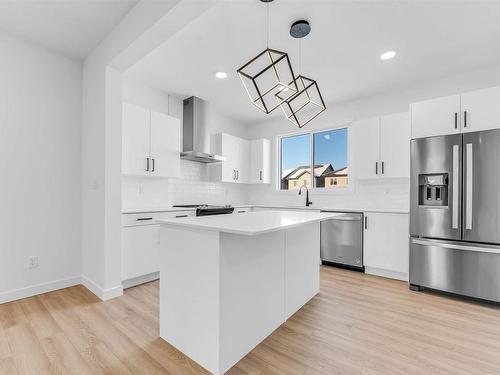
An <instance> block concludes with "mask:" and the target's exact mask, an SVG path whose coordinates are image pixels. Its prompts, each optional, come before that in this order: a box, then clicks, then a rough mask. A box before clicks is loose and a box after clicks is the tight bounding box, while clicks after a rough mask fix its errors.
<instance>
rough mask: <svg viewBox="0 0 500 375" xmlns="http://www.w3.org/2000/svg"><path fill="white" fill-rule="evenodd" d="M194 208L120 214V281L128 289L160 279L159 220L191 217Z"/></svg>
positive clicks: (193, 213)
mask: <svg viewBox="0 0 500 375" xmlns="http://www.w3.org/2000/svg"><path fill="white" fill-rule="evenodd" d="M194 215H195V211H180V212H153V213H151V212H145V213H140V214H123V215H122V284H123V287H124V288H130V287H132V286H135V285H139V284H142V283H145V282H148V281H152V280H155V279H158V278H159V271H160V268H159V261H160V224H158V222H157V220H158V219H167V218H175V217H186V216H194Z"/></svg>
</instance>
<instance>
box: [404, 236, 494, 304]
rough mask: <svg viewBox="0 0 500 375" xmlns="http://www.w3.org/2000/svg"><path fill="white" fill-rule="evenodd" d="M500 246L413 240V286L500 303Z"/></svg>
mask: <svg viewBox="0 0 500 375" xmlns="http://www.w3.org/2000/svg"><path fill="white" fill-rule="evenodd" d="M499 269H500V246H494V245H480V244H473V243H470V242H462V241H441V240H429V239H423V238H412V239H411V243H410V284H412V285H415V286H420V287H427V288H431V289H436V290H442V291H445V292H450V293H455V294H460V295H465V296H469V297H475V298H481V299H485V300H490V301H496V302H500V272H498V270H499Z"/></svg>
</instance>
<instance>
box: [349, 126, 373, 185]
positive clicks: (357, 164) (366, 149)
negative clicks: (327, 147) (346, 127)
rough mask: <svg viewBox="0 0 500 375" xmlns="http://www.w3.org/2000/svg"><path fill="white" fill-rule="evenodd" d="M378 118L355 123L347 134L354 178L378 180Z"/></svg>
mask: <svg viewBox="0 0 500 375" xmlns="http://www.w3.org/2000/svg"><path fill="white" fill-rule="evenodd" d="M379 122H380V119H379V118H378V117H374V118H370V119H367V120H361V121H356V122H354V123H353V125H352V127H351V131H350V132H349V134H350V137H351V145H352V153H351V154H352V155H353V159H354V160H353V162H354V163H353V164H354V170H353V172H354V173H353V174H354V177H355V178H357V179H368V178H378V177H379V173H380V163H379V159H380V140H379V138H380V131H379V128H380V126H379Z"/></svg>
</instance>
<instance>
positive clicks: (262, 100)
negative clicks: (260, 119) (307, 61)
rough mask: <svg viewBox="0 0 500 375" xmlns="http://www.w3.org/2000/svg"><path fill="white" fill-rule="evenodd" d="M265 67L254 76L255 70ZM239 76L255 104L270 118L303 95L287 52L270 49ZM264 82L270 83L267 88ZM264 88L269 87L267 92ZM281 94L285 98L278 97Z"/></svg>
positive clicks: (256, 58) (246, 65)
mask: <svg viewBox="0 0 500 375" xmlns="http://www.w3.org/2000/svg"><path fill="white" fill-rule="evenodd" d="M262 65H264V68H263V69H260V70H259V71H258V72H257V73H255V74H252V73H251V71H252V69H254V68H255V66H262ZM237 72H238V76H239V77H240V79H241V82H242V83H243V86H244V87H245V90H246V92H247V94H248V97H249V98H250V101H251V102H252V104H253V105H255V106H256V107H257V108H259V109H260V110H262V111H263V112H265V113H266V114H269V113H271V112H272V111H274V110H275V109H276V108H278V107H279V106H280V105H281V104H282V103H283V102H284V101H285V100H287V99H289V98H290V97H291V96H293V95H294V94H296V93H297V92H298V91H299V89H298V86H297V83H296V81H295V79H293V77H294V73H293V69H292V64H291V63H290V59H289V58H288V54H286V53H285V52H281V51H278V50H275V49H271V48H267V49H265V50H264V51H262V52H261V53H259V54H258V55H257V56H256V57H254V58H253V59H252V60H250V61H249V62H247V63H246V64H245V65H243V66H242V67H241V68H239V69H238V70H237ZM259 80H260V81H261V83H260V84H259ZM262 81H267V82H266V83H267V84H263V83H262ZM262 85H264V86H265V88H264V89H263V88H262ZM279 93H282V95H278V94H279ZM285 93H286V94H285Z"/></svg>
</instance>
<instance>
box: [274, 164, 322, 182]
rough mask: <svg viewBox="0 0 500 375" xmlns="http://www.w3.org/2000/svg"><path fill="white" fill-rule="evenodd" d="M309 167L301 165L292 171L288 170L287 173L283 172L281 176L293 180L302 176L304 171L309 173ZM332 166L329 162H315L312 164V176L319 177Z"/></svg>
mask: <svg viewBox="0 0 500 375" xmlns="http://www.w3.org/2000/svg"><path fill="white" fill-rule="evenodd" d="M310 168H311V167H310V166H309V165H301V166H299V167H297V168H295V169H293V170H292V171H290V172H289V173H288V174H284V173H283V178H286V179H288V180H294V179H297V178H299V177H300V176H302V175H303V174H304V173H310V172H309V169H310ZM329 168H330V169H331V168H332V165H331V164H317V165H315V166H314V177H321V176H323V174H324V173H325V172H326V171H327V170H328V169H329Z"/></svg>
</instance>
